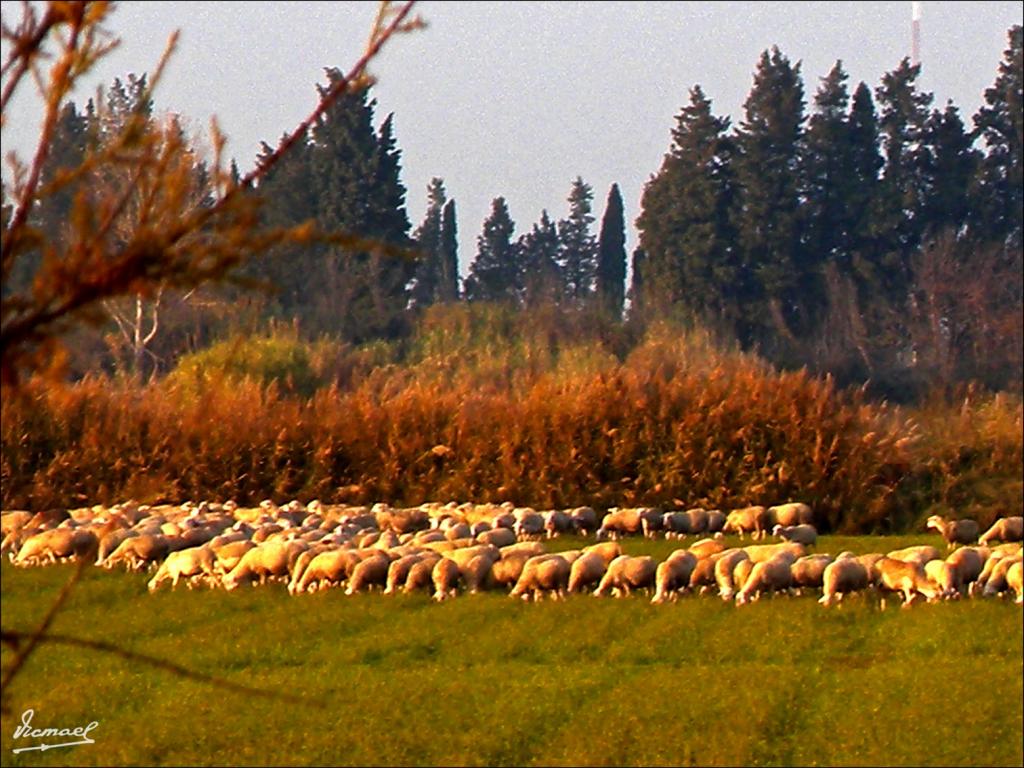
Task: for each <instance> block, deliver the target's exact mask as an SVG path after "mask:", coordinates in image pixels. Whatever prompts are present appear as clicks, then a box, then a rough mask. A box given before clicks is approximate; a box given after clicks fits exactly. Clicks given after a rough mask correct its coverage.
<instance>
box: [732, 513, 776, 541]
mask: <svg viewBox="0 0 1024 768" xmlns="http://www.w3.org/2000/svg"><path fill="white" fill-rule="evenodd" d="M768 522H769V519H768V510H767V509H765V508H764V507H762V506H753V507H743V508H742V509H734V510H732V511H731V512H729V514H728V515H727V516H726V518H725V525H723V526H722V532H723V533H735V534H737V535H739V537H740V538H741V539H742V538H743V535H744V534H746V533H749V534H750V535H751V537H752V538H754V539H761V538H764V536H765V533H766V531H767V528H768Z"/></svg>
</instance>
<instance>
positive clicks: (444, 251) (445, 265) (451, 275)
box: [437, 200, 459, 303]
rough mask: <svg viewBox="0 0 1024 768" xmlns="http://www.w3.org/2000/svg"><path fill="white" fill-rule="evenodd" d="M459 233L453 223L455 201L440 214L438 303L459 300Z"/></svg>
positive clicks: (450, 201) (448, 203) (448, 204)
mask: <svg viewBox="0 0 1024 768" xmlns="http://www.w3.org/2000/svg"><path fill="white" fill-rule="evenodd" d="M458 238H459V232H458V227H457V225H456V222H455V201H454V200H449V201H448V202H447V203H445V206H444V210H443V211H442V212H441V245H440V256H441V259H440V261H441V282H440V284H439V285H438V292H437V299H438V301H440V302H445V303H447V302H453V301H458V300H459V239H458Z"/></svg>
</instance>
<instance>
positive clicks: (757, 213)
mask: <svg viewBox="0 0 1024 768" xmlns="http://www.w3.org/2000/svg"><path fill="white" fill-rule="evenodd" d="M744 110H745V118H744V120H743V122H742V123H741V124H740V127H739V130H738V131H737V133H736V142H737V146H738V150H739V152H738V158H737V164H736V176H737V183H738V184H739V186H740V189H741V203H740V207H739V212H738V219H737V227H738V233H739V237H738V240H739V245H740V248H741V251H742V259H743V264H744V267H745V269H746V270H747V272H748V274H749V276H750V277H751V278H752V279H753V284H752V285H748V290H749V291H750V295H749V298H748V300H747V301H745V302H744V303H743V307H744V309H745V310H746V318H745V321H746V325H747V328H748V330H747V331H746V332H744V333H743V334H741V337H745V338H743V340H744V341H746V342H749V341H753V340H758V339H760V340H761V341H762V342H764V343H766V344H769V345H770V342H771V340H772V339H773V338H774V339H779V338H780V337H781V338H782V339H787V340H790V341H791V340H792V337H793V336H794V335H796V334H797V333H799V331H800V330H801V327H800V326H801V325H802V324H803V323H805V322H806V316H805V311H804V310H805V307H804V301H803V297H802V296H801V291H800V288H801V285H802V284H803V283H804V282H805V280H806V275H807V271H808V270H807V264H806V263H805V262H804V254H803V253H802V252H801V248H800V243H801V232H800V212H799V208H800V197H799V167H798V166H799V160H800V148H801V142H802V139H803V136H802V126H803V122H804V89H803V83H802V81H801V79H800V64H799V62H798V63H797V64H796V65H792V64H790V62H789V59H787V58H786V57H785V56H784V55H783V54H782V53H781V52H780V51H779V49H778V47H774V48H772V50H771V52H769V51H764V53H762V55H761V59H760V61H759V62H758V66H757V70H756V71H755V73H754V86H753V88H752V89H751V92H750V95H749V96H748V97H747V100H746V102H745V103H744ZM767 348H768V347H766V349H767Z"/></svg>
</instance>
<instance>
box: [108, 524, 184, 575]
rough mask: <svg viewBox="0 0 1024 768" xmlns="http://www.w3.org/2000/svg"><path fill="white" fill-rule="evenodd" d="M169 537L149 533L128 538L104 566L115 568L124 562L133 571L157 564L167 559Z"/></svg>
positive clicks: (119, 545) (111, 554)
mask: <svg viewBox="0 0 1024 768" xmlns="http://www.w3.org/2000/svg"><path fill="white" fill-rule="evenodd" d="M168 550H169V547H168V544H167V537H165V536H161V535H159V534H158V535H152V534H148V533H143V534H140V535H139V536H132V537H129V538H126V539H125V540H124V541H122V542H121V543H120V544H118V546H117V549H115V550H114V551H113V552H111V553H110V555H109V556H108V557H107V559H106V560H104V564H105V565H107V566H108V567H113V566H114V565H117V564H118V563H121V562H124V563H125V564H127V566H128V568H129V569H131V570H133V571H139V570H142V568H143V567H145V566H148V565H152V564H155V563H157V562H159V561H160V560H163V559H164V558H165V557H167V553H168Z"/></svg>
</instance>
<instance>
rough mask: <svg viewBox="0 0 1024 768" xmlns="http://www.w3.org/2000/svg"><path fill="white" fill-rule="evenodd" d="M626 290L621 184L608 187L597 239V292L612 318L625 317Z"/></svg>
mask: <svg viewBox="0 0 1024 768" xmlns="http://www.w3.org/2000/svg"><path fill="white" fill-rule="evenodd" d="M625 293H626V220H625V214H624V211H623V205H622V194H621V193H620V192H619V185H618V184H612V186H611V189H609V190H608V201H607V202H606V203H605V207H604V216H602V217H601V233H600V235H599V236H598V240H597V295H598V297H599V298H600V300H601V304H602V305H603V307H604V309H605V310H606V311H607V312H608V313H609V314H611V316H612V317H615V318H620V317H621V316H622V305H623V303H624V302H625V298H626V297H625Z"/></svg>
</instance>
